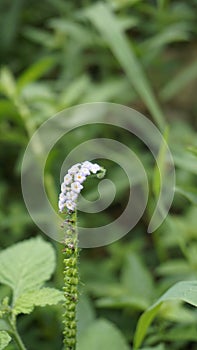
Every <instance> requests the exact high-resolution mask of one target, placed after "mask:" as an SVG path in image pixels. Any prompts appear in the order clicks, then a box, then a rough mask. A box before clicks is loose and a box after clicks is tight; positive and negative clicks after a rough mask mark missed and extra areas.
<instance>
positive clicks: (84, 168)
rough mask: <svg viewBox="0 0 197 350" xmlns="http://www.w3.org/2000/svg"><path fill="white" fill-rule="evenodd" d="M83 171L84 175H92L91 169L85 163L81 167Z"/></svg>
mask: <svg viewBox="0 0 197 350" xmlns="http://www.w3.org/2000/svg"><path fill="white" fill-rule="evenodd" d="M81 172H82V173H83V175H84V176H88V175H90V170H89V169H88V168H87V167H86V166H84V165H82V167H81Z"/></svg>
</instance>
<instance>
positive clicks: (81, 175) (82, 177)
mask: <svg viewBox="0 0 197 350" xmlns="http://www.w3.org/2000/svg"><path fill="white" fill-rule="evenodd" d="M74 179H75V181H78V182H80V183H82V182H84V181H85V180H86V176H85V175H84V173H83V172H82V171H79V172H78V173H77V174H75V176H74Z"/></svg>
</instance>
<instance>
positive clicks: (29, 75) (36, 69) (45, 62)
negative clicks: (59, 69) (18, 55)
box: [17, 56, 56, 91]
mask: <svg viewBox="0 0 197 350" xmlns="http://www.w3.org/2000/svg"><path fill="white" fill-rule="evenodd" d="M55 63H56V61H55V59H54V57H52V56H51V57H50V56H47V57H44V58H42V59H41V60H39V61H38V62H36V63H34V64H33V65H32V66H30V67H29V68H28V69H27V70H26V71H24V72H23V74H21V76H20V78H19V79H18V81H17V88H18V89H19V91H20V90H21V89H22V88H23V87H24V86H25V85H27V84H30V83H32V82H34V81H35V80H38V79H39V78H41V77H42V76H43V75H44V74H45V73H46V72H48V71H49V69H51V68H53V66H54V65H55Z"/></svg>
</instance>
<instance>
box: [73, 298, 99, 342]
mask: <svg viewBox="0 0 197 350" xmlns="http://www.w3.org/2000/svg"><path fill="white" fill-rule="evenodd" d="M95 317H96V316H95V312H94V309H93V307H92V305H91V303H90V300H89V299H88V297H87V296H86V295H82V296H81V297H80V298H79V303H78V304H77V320H78V322H77V332H78V336H79V335H80V334H81V333H83V332H84V330H85V329H87V328H88V327H89V326H90V325H91V324H92V323H93V322H94V320H95Z"/></svg>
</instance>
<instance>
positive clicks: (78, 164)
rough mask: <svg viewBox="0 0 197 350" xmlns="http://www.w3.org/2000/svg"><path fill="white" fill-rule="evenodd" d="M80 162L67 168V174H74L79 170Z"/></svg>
mask: <svg viewBox="0 0 197 350" xmlns="http://www.w3.org/2000/svg"><path fill="white" fill-rule="evenodd" d="M80 167H81V164H80V163H77V164H75V165H73V166H72V167H71V168H70V169H69V170H68V174H70V175H75V174H76V173H77V172H78V171H79V170H80Z"/></svg>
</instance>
